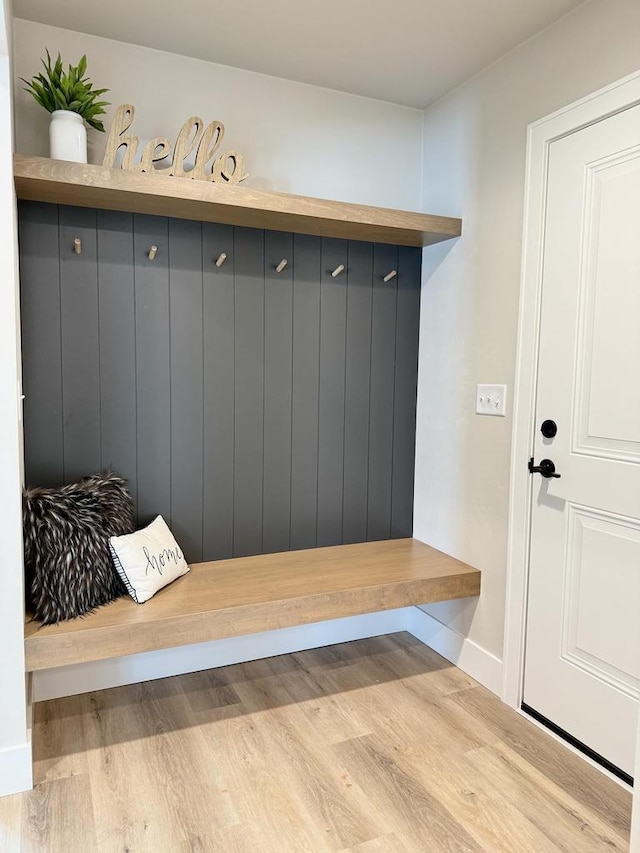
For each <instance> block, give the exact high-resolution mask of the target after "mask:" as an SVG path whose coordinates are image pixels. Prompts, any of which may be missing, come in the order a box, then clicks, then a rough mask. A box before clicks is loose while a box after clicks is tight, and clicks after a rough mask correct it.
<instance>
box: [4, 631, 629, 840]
mask: <svg viewBox="0 0 640 853" xmlns="http://www.w3.org/2000/svg"><path fill="white" fill-rule="evenodd" d="M34 752H35V779H36V783H37V784H36V787H35V789H34V790H33V791H32V792H30V793H28V794H21V795H16V796H14V797H6V798H4V799H2V800H0V851H2V853H17V851H21V853H40V851H46V853H92V851H100V853H103V851H104V853H126V852H127V851H128V853H146V851H149V853H174V852H175V853H209V851H221V853H222V851H224V853H236V851H237V853H240V851H242V853H244V851H251V853H271V851H274V853H276V852H277V853H283V852H284V851H295V853H302V851H312V853H316V851H317V852H318V853H321V851H333V850H347V851H352V853H409V851H417V853H439V851H465V853H478V851H489V853H494V851H506V852H508V853H525V851H531V853H534V851H535V853H547V851H558V850H562V851H566V853H591V851H594V853H595V851H609V852H610V853H612V851H626V850H628V835H629V823H630V810H631V797H630V795H629V794H628V793H627V792H626V791H624V790H623V789H622V788H620V787H619V786H618V785H616V784H615V783H613V782H611V781H610V780H608V779H606V778H605V777H604V776H602V775H601V774H600V773H598V772H597V771H596V770H594V769H592V768H591V767H590V766H589V765H587V764H586V763H585V762H583V761H582V760H581V759H579V758H577V757H576V756H574V755H572V754H571V753H570V752H568V751H567V750H565V749H564V748H563V747H562V746H560V745H559V744H558V743H556V742H555V741H554V740H552V739H551V738H549V737H547V736H546V735H545V734H543V733H542V732H540V731H539V730H538V729H537V728H535V727H534V726H533V725H532V724H531V723H529V722H528V721H527V720H525V719H523V718H522V717H520V716H519V715H517V714H515V713H514V712H513V711H511V710H510V709H508V708H507V707H506V706H504V705H503V704H502V703H500V702H499V701H498V700H497V699H496V698H495V697H494V696H492V695H491V694H490V693H489V692H488V691H487V690H485V689H484V688H483V687H480V686H478V685H477V684H476V683H475V682H474V681H473V680H472V679H470V678H469V677H468V676H466V675H464V674H463V673H462V672H460V671H459V670H457V669H456V668H455V667H452V666H451V665H450V664H448V663H447V662H446V661H445V660H443V658H441V657H439V656H438V655H436V654H435V653H434V652H432V651H431V650H429V649H428V648H427V647H425V646H423V645H422V644H421V643H419V642H418V641H417V640H414V639H413V638H412V637H410V636H409V635H407V634H394V635H392V636H388V637H382V638H379V639H372V640H362V641H360V642H355V643H346V644H343V645H339V646H333V647H331V648H328V649H320V650H317V651H308V652H302V653H299V654H292V655H285V656H283V657H278V658H271V659H267V660H262V661H257V662H255V663H250V664H242V665H237V666H230V667H226V668H224V669H219V670H211V671H208V672H203V673H196V674H193V675H185V676H179V677H176V678H168V679H164V680H162V681H155V682H148V683H145V684H138V685H134V686H131V687H123V688H117V689H114V690H105V691H102V692H98V693H89V694H85V695H84V696H78V697H71V698H67V699H60V700H56V701H51V702H44V703H41V704H39V705H37V706H36V713H35V725H34Z"/></svg>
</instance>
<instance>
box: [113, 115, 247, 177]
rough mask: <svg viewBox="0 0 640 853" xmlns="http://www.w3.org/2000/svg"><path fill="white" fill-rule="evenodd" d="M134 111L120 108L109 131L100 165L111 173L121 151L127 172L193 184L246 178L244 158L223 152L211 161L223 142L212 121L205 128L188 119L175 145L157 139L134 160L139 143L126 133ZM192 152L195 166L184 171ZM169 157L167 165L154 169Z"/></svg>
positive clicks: (219, 124)
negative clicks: (164, 176)
mask: <svg viewBox="0 0 640 853" xmlns="http://www.w3.org/2000/svg"><path fill="white" fill-rule="evenodd" d="M134 114H135V109H134V108H133V106H132V105H131V104H121V105H120V106H119V107H118V109H117V110H116V114H115V117H114V119H113V122H112V124H111V127H110V129H109V137H108V139H107V147H106V150H105V154H104V160H103V161H102V165H103V166H106V167H107V168H109V169H113V168H114V167H115V164H116V157H117V155H118V151H119V150H120V148H123V147H124V153H123V156H122V164H121V168H122V169H124V170H125V171H127V172H147V173H152V172H158V173H159V174H162V175H172V176H173V177H175V178H191V179H193V180H196V181H213V182H215V183H227V184H239V183H240V181H244V179H245V178H248V177H249V176H248V175H247V174H245V171H244V158H243V156H242V154H238V152H237V151H224V152H222V153H221V154H220V155H219V156H218V157H216V158H215V159H214V155H215V154H216V153H217V152H218V150H219V148H220V145H221V144H222V140H223V138H224V125H223V124H222V122H220V121H212V122H211V123H210V124H209V125H207V127H206V128H205V126H204V122H203V121H202V119H201V118H200V117H199V116H191V118H188V119H187V120H186V121H185V123H184V124H183V125H182V128H181V130H180V133H179V134H178V138H177V139H176V142H175V145H172V144H171V143H170V142H169V140H168V139H167V138H166V137H165V136H157V137H156V138H155V139H152V140H151V141H150V142H147V144H146V145H145V146H144V149H143V150H142V154H141V156H140V159H139V160H138V159H137V155H138V147H139V144H140V140H139V139H138V137H137V136H130V135H128V134H127V131H128V130H129V128H130V127H131V125H132V123H133V116H134ZM194 152H195V164H194V166H193V168H191V169H185V160H187V159H188V158H189V157H190V156H191V155H192V154H193V153H194ZM169 156H170V157H171V165H170V166H166V167H160V168H159V167H157V166H156V165H155V164H156V163H160V162H161V161H162V160H166V159H167V158H168V157H169Z"/></svg>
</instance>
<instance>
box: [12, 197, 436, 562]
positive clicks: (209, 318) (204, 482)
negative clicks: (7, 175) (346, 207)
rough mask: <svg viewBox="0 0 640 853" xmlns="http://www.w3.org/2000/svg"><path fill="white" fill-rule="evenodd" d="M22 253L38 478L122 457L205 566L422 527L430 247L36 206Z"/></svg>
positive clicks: (143, 500)
mask: <svg viewBox="0 0 640 853" xmlns="http://www.w3.org/2000/svg"><path fill="white" fill-rule="evenodd" d="M76 237H79V238H80V239H81V241H82V252H81V254H79V255H77V254H75V253H74V251H73V241H74V239H75V238H76ZM151 245H156V246H157V247H158V253H157V256H156V258H155V260H153V261H150V260H149V259H148V256H147V254H148V250H149V247H150V246H151ZM221 252H226V254H227V261H226V262H225V263H224V265H223V266H222V267H220V268H217V267H216V266H215V259H216V258H217V257H218V255H219V254H220V253H221ZM281 258H287V259H288V261H289V263H288V266H287V267H286V268H285V270H284V271H283V272H282V273H276V272H275V266H276V264H277V263H278V261H280V259H281ZM20 259H21V280H22V335H23V370H24V393H25V395H26V399H25V463H26V480H27V483H28V484H30V485H45V486H55V485H59V484H61V483H64V482H71V481H73V480H74V479H76V478H79V477H81V476H83V475H86V474H89V473H92V472H94V471H97V470H100V469H102V468H106V467H109V468H112V469H114V470H116V471H118V472H119V473H121V474H122V475H123V476H125V477H126V478H127V479H128V480H129V484H130V488H131V492H132V494H133V497H134V500H135V501H136V505H137V508H138V518H139V523H140V524H141V525H142V524H145V523H147V522H148V521H149V520H150V519H151V518H153V517H154V516H155V515H156V514H157V513H161V514H162V515H163V516H164V517H165V518H166V519H167V521H168V522H169V524H170V525H171V527H172V529H173V531H174V533H175V535H176V538H177V539H178V541H179V542H180V543H181V544H182V546H183V548H184V550H185V553H186V555H187V558H188V559H189V560H190V561H197V560H202V559H218V558H223V557H230V556H240V555H246V554H256V553H261V552H268V551H282V550H287V549H290V548H312V547H316V546H321V545H332V544H340V543H342V542H359V541H366V540H367V539H386V538H390V537H398V536H410V535H411V532H412V517H413V468H414V451H415V406H416V384H417V357H418V321H419V303H420V250H419V249H410V248H398V247H393V246H384V245H374V244H371V243H360V242H348V241H344V240H337V239H323V238H318V237H308V236H301V235H292V234H283V233H279V232H270V231H267V232H264V231H257V230H253V229H247V228H233V227H231V226H227V225H215V224H210V223H200V222H191V221H185V220H177V219H165V218H161V217H153V216H142V215H132V214H127V213H117V212H112V211H102V210H98V211H96V210H90V209H80V208H71V207H62V206H60V207H58V206H55V205H47V204H36V203H31V202H25V203H21V205H20ZM340 263H343V264H344V265H345V272H344V273H342V275H340V276H338V277H337V278H335V279H334V278H332V277H331V274H330V272H331V270H332V269H334V268H335V267H336V266H337V265H338V264H340ZM391 269H397V270H398V273H399V274H398V276H397V278H395V279H393V280H392V281H391V282H390V283H388V284H385V283H384V282H383V281H382V277H383V276H384V275H385V274H386V273H387V272H389V270H391Z"/></svg>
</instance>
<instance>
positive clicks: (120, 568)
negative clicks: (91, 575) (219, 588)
mask: <svg viewBox="0 0 640 853" xmlns="http://www.w3.org/2000/svg"><path fill="white" fill-rule="evenodd" d="M109 548H110V550H111V556H112V558H113V563H114V566H115V568H116V571H117V572H118V574H119V575H120V577H121V578H122V580H123V582H124V584H125V586H126V587H127V589H128V590H129V594H130V595H131V598H133V600H134V601H135V602H136V604H142V603H143V602H145V601H148V600H149V599H150V598H151V597H152V596H153V595H155V594H156V592H157V591H158V590H159V589H162V587H163V586H166V585H167V584H169V583H171V582H172V581H174V580H175V579H176V578H179V577H180V576H181V575H185V574H186V573H187V572H188V571H189V566H188V565H187V562H186V560H185V558H184V554H183V553H182V551H181V550H180V547H179V545H178V543H177V542H176V540H175V539H174V538H173V533H172V532H171V531H170V530H169V528H168V527H167V523H166V522H165V520H164V518H163V517H162V516H161V515H159V516H158V517H157V518H156V519H155V520H154V521H152V522H151V524H149V525H148V526H147V527H145V528H144V529H143V530H138V531H137V532H136V533H127V534H125V535H124V536H111V537H110V539H109Z"/></svg>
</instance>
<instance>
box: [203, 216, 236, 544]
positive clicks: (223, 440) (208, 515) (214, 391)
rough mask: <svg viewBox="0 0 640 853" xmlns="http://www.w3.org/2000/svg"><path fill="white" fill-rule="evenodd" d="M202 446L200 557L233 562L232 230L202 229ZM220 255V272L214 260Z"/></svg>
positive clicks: (223, 227) (227, 227)
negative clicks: (224, 257)
mask: <svg viewBox="0 0 640 853" xmlns="http://www.w3.org/2000/svg"><path fill="white" fill-rule="evenodd" d="M202 229H203V230H202V269H203V288H204V292H203V297H202V304H203V309H202V310H203V332H204V340H203V355H204V358H203V363H204V441H203V459H204V463H203V473H204V482H203V490H202V507H203V531H202V543H203V544H202V554H203V559H205V560H221V559H225V558H227V557H232V556H233V467H234V465H233V460H234V427H233V425H234V420H235V417H234V406H235V404H234V400H235V390H234V383H235V377H234V326H235V319H234V291H233V266H234V253H233V228H232V227H231V226H230V225H215V224H212V223H209V222H204V223H203V224H202ZM222 252H224V253H225V254H226V255H227V259H226V261H225V262H224V264H223V265H222V266H221V267H217V266H216V264H215V261H216V258H218V257H219V256H220V254H221V253H222Z"/></svg>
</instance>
